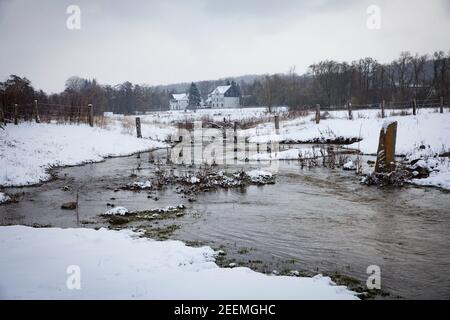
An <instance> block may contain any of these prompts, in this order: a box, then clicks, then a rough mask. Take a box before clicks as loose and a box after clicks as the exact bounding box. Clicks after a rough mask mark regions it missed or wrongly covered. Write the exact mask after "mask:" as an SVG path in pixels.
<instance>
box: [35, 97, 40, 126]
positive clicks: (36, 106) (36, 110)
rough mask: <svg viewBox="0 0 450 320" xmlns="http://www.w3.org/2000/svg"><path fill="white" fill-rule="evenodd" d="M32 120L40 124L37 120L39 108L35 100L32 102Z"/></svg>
mask: <svg viewBox="0 0 450 320" xmlns="http://www.w3.org/2000/svg"><path fill="white" fill-rule="evenodd" d="M34 120H35V121H36V123H41V119H39V108H38V101H37V100H34Z"/></svg>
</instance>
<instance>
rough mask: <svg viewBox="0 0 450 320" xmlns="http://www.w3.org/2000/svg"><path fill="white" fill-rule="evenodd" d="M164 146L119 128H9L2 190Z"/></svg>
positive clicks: (0, 134)
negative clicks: (53, 170)
mask: <svg viewBox="0 0 450 320" xmlns="http://www.w3.org/2000/svg"><path fill="white" fill-rule="evenodd" d="M149 130H150V129H148V128H146V131H149ZM157 130H158V129H157V128H155V129H154V131H157ZM164 146H165V144H164V143H163V142H160V141H156V140H150V139H137V138H136V137H135V136H132V135H130V134H125V133H123V132H121V131H120V128H119V127H118V126H112V128H111V129H109V130H107V129H101V128H98V127H89V126H88V125H85V124H81V125H58V124H36V123H21V124H20V125H18V126H14V125H8V126H6V128H5V130H0V186H4V187H9V186H23V185H31V184H36V183H39V182H41V181H46V180H48V179H49V178H50V175H49V173H48V172H47V171H48V169H49V168H50V167H52V166H66V165H78V164H83V163H87V162H98V161H102V160H103V159H104V158H105V157H110V156H121V155H127V154H132V153H134V152H139V151H145V150H149V149H153V148H159V147H164Z"/></svg>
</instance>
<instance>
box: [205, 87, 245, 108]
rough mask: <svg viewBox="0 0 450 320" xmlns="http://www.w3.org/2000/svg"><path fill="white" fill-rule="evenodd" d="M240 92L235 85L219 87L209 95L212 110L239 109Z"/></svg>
mask: <svg viewBox="0 0 450 320" xmlns="http://www.w3.org/2000/svg"><path fill="white" fill-rule="evenodd" d="M239 100H240V92H239V88H238V87H237V86H236V85H235V84H234V85H228V86H218V87H217V88H216V89H214V90H213V91H212V92H211V93H210V94H209V95H208V104H209V105H210V106H211V108H239V105H240V104H239Z"/></svg>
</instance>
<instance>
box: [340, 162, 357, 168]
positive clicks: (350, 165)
mask: <svg viewBox="0 0 450 320" xmlns="http://www.w3.org/2000/svg"><path fill="white" fill-rule="evenodd" d="M343 168H344V170H356V165H355V163H354V162H353V161H352V160H349V161H348V162H346V163H344V166H343Z"/></svg>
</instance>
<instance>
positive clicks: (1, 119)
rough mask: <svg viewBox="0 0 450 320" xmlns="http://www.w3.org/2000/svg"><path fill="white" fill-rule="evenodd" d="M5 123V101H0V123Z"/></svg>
mask: <svg viewBox="0 0 450 320" xmlns="http://www.w3.org/2000/svg"><path fill="white" fill-rule="evenodd" d="M2 123H5V112H4V111H3V103H0V124H2Z"/></svg>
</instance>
